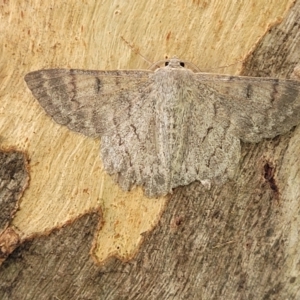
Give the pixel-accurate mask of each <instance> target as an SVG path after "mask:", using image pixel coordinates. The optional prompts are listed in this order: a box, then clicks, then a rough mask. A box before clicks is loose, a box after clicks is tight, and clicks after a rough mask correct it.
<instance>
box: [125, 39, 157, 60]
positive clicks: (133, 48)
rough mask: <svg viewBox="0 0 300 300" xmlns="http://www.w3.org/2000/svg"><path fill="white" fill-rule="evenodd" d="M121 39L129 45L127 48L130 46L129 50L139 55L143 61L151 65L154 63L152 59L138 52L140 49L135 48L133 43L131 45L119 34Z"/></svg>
mask: <svg viewBox="0 0 300 300" xmlns="http://www.w3.org/2000/svg"><path fill="white" fill-rule="evenodd" d="M121 39H122V40H123V42H124V43H125V44H126V45H127V46H128V47H129V48H131V50H132V51H133V52H134V53H135V54H137V55H139V56H140V57H141V58H142V59H143V60H144V61H146V62H147V63H148V64H149V65H150V66H152V65H154V63H153V62H152V61H150V60H149V59H147V58H146V57H145V56H144V55H142V54H141V53H140V51H139V50H138V49H137V48H136V47H134V46H133V45H131V44H130V43H129V42H128V41H127V40H125V38H124V37H123V36H122V35H121Z"/></svg>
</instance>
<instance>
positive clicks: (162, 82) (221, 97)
mask: <svg viewBox="0 0 300 300" xmlns="http://www.w3.org/2000/svg"><path fill="white" fill-rule="evenodd" d="M25 81H26V83H27V85H28V87H29V89H30V90H31V91H32V93H33V95H34V97H35V98H36V99H37V100H38V101H39V103H40V104H41V106H42V107H43V108H44V109H45V111H46V113H47V114H49V115H50V116H51V117H52V118H53V120H54V121H55V122H57V123H58V124H61V125H65V126H67V127H68V128H69V129H71V130H73V131H76V132H79V133H82V134H84V135H87V136H91V137H98V138H100V139H101V158H102V161H103V164H104V168H105V170H106V172H107V173H108V174H110V175H112V176H113V177H114V178H115V181H116V182H117V183H118V184H119V185H120V186H121V187H122V189H124V190H130V189H131V188H132V187H133V186H141V187H142V188H143V189H144V193H145V194H146V196H148V197H157V196H163V195H166V194H168V193H171V192H172V190H173V189H174V188H176V187H178V186H184V185H188V184H190V183H191V182H193V181H196V180H198V181H201V182H209V183H215V184H223V183H224V182H226V181H227V180H229V179H232V178H233V176H234V174H235V171H236V168H237V166H238V165H239V160H240V155H241V144H240V141H244V142H250V143H257V142H259V141H260V140H262V139H264V138H273V137H275V136H277V135H279V134H283V133H285V132H287V131H289V130H290V129H291V128H292V127H293V126H295V125H297V124H299V123H300V82H299V81H296V80H282V79H274V78H257V77H242V76H228V75H220V74H211V73H196V72H193V71H192V70H191V69H188V68H186V67H185V66H184V63H183V62H181V61H180V60H179V59H177V58H172V59H170V60H169V61H168V62H167V63H166V65H165V66H164V67H161V68H157V69H156V70H155V71H150V70H114V71H94V70H75V69H49V70H39V71H34V72H31V73H28V74H27V75H26V76H25Z"/></svg>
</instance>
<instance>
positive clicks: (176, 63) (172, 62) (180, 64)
mask: <svg viewBox="0 0 300 300" xmlns="http://www.w3.org/2000/svg"><path fill="white" fill-rule="evenodd" d="M163 67H164V68H168V69H190V70H192V71H193V72H199V69H198V67H197V66H195V65H194V64H192V63H189V62H186V61H183V60H180V59H179V58H177V57H176V56H174V57H172V58H171V59H166V60H161V61H158V62H156V63H155V64H154V65H153V66H152V67H151V68H150V69H151V70H156V69H160V68H163Z"/></svg>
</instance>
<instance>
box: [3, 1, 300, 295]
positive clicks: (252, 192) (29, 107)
mask: <svg viewBox="0 0 300 300" xmlns="http://www.w3.org/2000/svg"><path fill="white" fill-rule="evenodd" d="M292 2H293V1H284V2H283V1H281V2H280V3H279V2H277V3H273V4H272V3H270V2H269V1H261V2H259V3H257V1H247V3H244V2H239V3H238V4H237V3H235V2H232V1H228V2H224V1H211V2H204V1H190V2H188V3H185V4H183V3H181V2H176V3H174V2H171V1H167V2H164V3H163V4H162V3H161V2H159V5H158V2H157V3H156V2H155V1H153V2H151V1H148V2H144V1H139V2H136V1H132V2H131V1H130V2H129V3H126V4H125V2H124V4H115V3H112V2H106V1H100V2H97V3H94V1H85V2H82V1H74V2H73V3H72V4H69V3H68V2H63V1H56V2H55V3H53V4H51V3H40V1H32V2H30V3H28V2H25V1H14V2H7V1H3V2H2V3H1V15H2V22H3V24H5V26H4V25H3V26H2V29H1V32H0V34H1V38H2V40H4V41H5V44H4V45H3V47H2V52H1V57H0V62H1V65H2V68H1V71H0V72H1V73H0V74H1V78H2V91H1V107H0V115H1V118H0V129H1V131H0V137H1V147H11V146H14V147H16V148H17V149H19V150H22V151H26V152H27V153H28V156H29V159H30V177H31V181H30V186H29V188H28V189H27V190H26V192H25V195H24V197H23V198H22V202H21V205H20V210H19V211H18V213H17V215H16V217H15V218H14V219H13V220H12V225H13V226H15V227H16V228H17V229H18V230H19V232H20V234H21V238H22V239H23V245H22V246H21V247H19V248H17V249H16V250H15V251H14V252H13V253H12V254H11V255H10V256H9V257H8V259H7V260H6V261H5V262H4V263H3V264H2V267H1V269H0V276H1V283H0V295H1V299H49V298H50V299H51V297H53V298H54V299H55V297H56V298H59V299H66V298H73V299H88V298H91V299H95V298H96V299H97V298H98V299H157V298H159V299H297V298H299V297H300V295H299V279H298V278H299V270H298V267H297V264H298V261H299V254H298V249H299V243H300V242H299V234H298V228H299V217H298V211H299V204H298V203H299V201H298V198H299V194H300V192H299V186H300V176H299V167H298V165H299V161H298V157H299V153H300V150H299V149H300V144H299V140H300V139H299V134H300V132H299V128H296V129H294V130H293V131H291V132H289V133H288V134H286V135H285V136H282V137H279V138H275V139H274V140H269V141H263V142H261V143H259V144H256V145H249V144H244V145H243V147H242V162H241V167H240V170H239V172H238V173H237V174H236V180H235V181H232V182H229V183H227V184H226V185H225V186H224V187H222V188H221V189H215V188H213V189H212V190H211V192H209V193H207V192H206V191H204V190H203V189H202V188H201V186H200V185H199V184H197V183H195V184H193V185H191V186H189V187H185V188H178V189H177V190H176V191H175V193H174V194H173V196H172V197H171V198H170V199H169V200H168V201H166V199H160V200H157V201H153V200H149V199H144V198H143V197H142V193H141V192H140V191H139V190H136V191H135V192H133V193H129V194H124V193H122V192H121V191H119V190H118V188H117V187H116V186H115V184H114V183H113V181H111V180H110V178H109V177H106V176H105V175H103V173H101V170H102V166H101V162H100V161H99V149H98V148H99V141H97V140H91V139H88V138H84V137H83V136H80V135H78V134H75V133H71V132H70V131H68V130H67V129H64V128H62V127H61V126H59V125H56V124H54V122H52V121H51V120H50V118H48V117H47V116H46V115H45V113H44V112H43V110H42V109H41V108H40V106H39V105H38V103H37V102H36V101H35V100H34V99H33V97H32V96H31V94H30V92H29V91H28V90H27V89H26V85H25V83H24V82H23V77H24V75H25V74H26V73H28V72H29V71H32V70H36V69H41V68H51V67H64V68H70V67H72V68H85V69H117V68H120V69H133V68H134V69H136V68H143V69H144V68H147V67H148V66H149V64H147V63H146V62H145V61H143V60H142V59H141V57H140V56H139V55H137V54H136V52H140V53H141V54H143V55H144V56H145V57H147V59H149V60H150V61H156V60H159V59H164V58H165V57H166V56H168V57H170V56H173V55H177V56H179V57H181V58H183V59H184V60H187V61H191V62H193V63H194V64H196V65H197V66H198V67H199V68H200V69H202V70H210V71H214V72H216V69H213V68H217V67H220V66H222V65H227V64H232V63H235V64H234V65H233V66H231V67H229V68H219V69H217V71H218V72H220V73H221V72H224V73H230V74H237V73H239V72H242V73H243V74H244V75H261V74H263V75H264V76H266V75H268V76H274V77H282V78H286V76H288V75H289V74H290V73H291V72H292V69H293V67H294V65H295V63H297V62H298V61H299V58H300V53H299V49H300V47H299V19H300V18H299V11H300V4H299V1H296V3H295V5H294V7H291V5H292ZM272 5H273V6H272ZM290 7H291V8H290ZM289 8H290V9H289ZM281 21H282V22H281ZM272 26H275V27H272ZM121 36H123V37H124V38H125V39H126V40H127V41H128V42H129V43H130V44H131V45H132V46H133V48H134V49H132V48H130V47H128V45H127V44H126V43H125V42H124V41H123V40H122V39H121ZM258 50H259V52H257V51H258ZM243 58H248V60H247V61H246V62H247V63H246V64H245V66H243V65H242V64H239V63H237V61H239V60H242V59H243ZM248 62H249V63H248ZM250 62H251V63H250ZM95 211H97V212H98V216H97V214H95V213H94V212H95ZM99 214H100V217H99ZM84 215H85V216H84ZM152 228H154V229H153V230H152V231H151V229H152ZM93 236H94V237H96V239H94V240H93V238H92V237H93ZM29 239H30V240H29ZM91 248H92V250H90V249H91ZM89 251H91V252H92V254H93V255H92V256H90V255H89ZM134 254H135V256H134ZM112 256H115V257H112ZM91 257H93V259H94V260H92V258H91ZM107 257H110V258H109V259H108V260H105V259H106V258H107ZM116 257H117V258H116ZM118 258H121V259H122V260H123V261H120V260H119V259H118ZM129 259H131V260H129ZM126 260H127V262H125V261H126ZM128 260H129V261H128ZM99 262H102V263H101V264H97V263H99ZM41 270H42V272H41ZM66 278H68V280H66V282H68V284H67V285H64V284H63V283H62V282H63V280H64V279H66Z"/></svg>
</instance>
